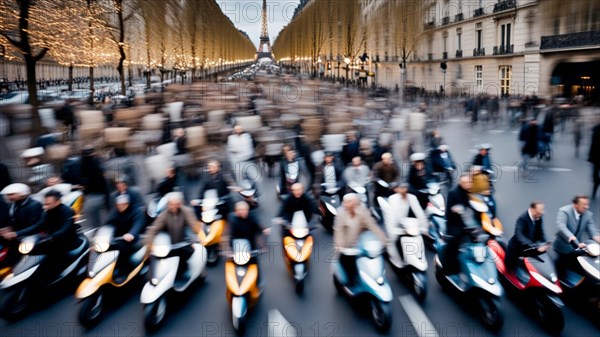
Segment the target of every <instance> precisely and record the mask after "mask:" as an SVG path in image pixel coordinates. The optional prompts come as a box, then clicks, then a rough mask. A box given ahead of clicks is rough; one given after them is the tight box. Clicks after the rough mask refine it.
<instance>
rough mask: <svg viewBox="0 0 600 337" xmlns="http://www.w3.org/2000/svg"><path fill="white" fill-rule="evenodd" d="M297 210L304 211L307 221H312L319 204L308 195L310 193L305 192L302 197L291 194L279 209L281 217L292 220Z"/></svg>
mask: <svg viewBox="0 0 600 337" xmlns="http://www.w3.org/2000/svg"><path fill="white" fill-rule="evenodd" d="M297 211H303V212H304V216H305V217H306V221H308V222H310V220H311V219H312V215H313V213H317V212H318V209H317V204H316V203H315V201H314V200H313V198H311V197H310V196H308V194H306V193H304V194H303V195H301V196H300V198H295V197H294V196H293V195H291V194H290V196H289V197H288V198H287V199H285V200H284V201H283V203H282V204H281V208H280V209H279V215H278V216H279V217H282V218H283V219H284V220H286V221H288V222H291V221H292V217H293V216H294V213H296V212H297Z"/></svg>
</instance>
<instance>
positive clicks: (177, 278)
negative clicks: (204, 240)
mask: <svg viewBox="0 0 600 337" xmlns="http://www.w3.org/2000/svg"><path fill="white" fill-rule="evenodd" d="M187 247H191V248H193V250H194V252H193V253H192V255H191V256H190V258H189V259H188V260H187V264H188V268H187V271H186V273H185V274H183V275H178V272H179V260H180V259H181V257H179V255H178V254H179V251H181V250H182V249H184V248H187ZM206 255H207V253H206V248H204V246H202V245H201V244H200V243H190V242H179V243H175V244H173V243H171V237H170V236H169V234H167V233H164V232H163V233H159V234H157V235H156V237H155V238H154V241H153V243H152V249H151V252H150V270H149V273H148V279H149V281H148V282H147V283H146V284H145V285H144V288H143V289H142V294H141V296H140V302H141V303H142V304H143V305H144V323H145V326H146V328H147V329H149V330H154V329H156V328H158V327H159V326H160V325H161V324H162V323H164V320H165V317H166V313H167V308H168V303H169V301H168V295H169V293H170V292H174V293H183V292H184V291H186V290H187V289H188V288H189V287H190V286H191V285H192V283H194V281H196V280H197V279H201V280H204V278H206Z"/></svg>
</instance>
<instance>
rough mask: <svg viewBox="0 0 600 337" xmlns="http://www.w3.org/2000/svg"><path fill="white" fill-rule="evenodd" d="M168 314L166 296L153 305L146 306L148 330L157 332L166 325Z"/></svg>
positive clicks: (145, 318) (145, 316) (145, 317)
mask: <svg viewBox="0 0 600 337" xmlns="http://www.w3.org/2000/svg"><path fill="white" fill-rule="evenodd" d="M166 314H167V298H166V296H165V295H163V296H161V297H160V298H159V299H158V300H156V301H155V302H153V303H149V304H146V305H145V306H144V324H145V325H146V329H148V330H150V331H153V330H156V329H157V328H158V327H160V326H161V325H162V324H163V323H164V321H165V317H166Z"/></svg>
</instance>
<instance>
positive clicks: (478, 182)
mask: <svg viewBox="0 0 600 337" xmlns="http://www.w3.org/2000/svg"><path fill="white" fill-rule="evenodd" d="M471 182H472V184H471V189H470V190H469V192H470V193H473V194H479V195H484V196H487V197H488V198H489V201H490V204H489V207H490V211H491V212H492V215H493V216H494V218H495V217H496V209H497V207H496V200H495V199H494V194H493V190H492V184H491V183H490V177H489V175H488V174H486V173H484V172H483V171H482V167H481V166H473V167H471Z"/></svg>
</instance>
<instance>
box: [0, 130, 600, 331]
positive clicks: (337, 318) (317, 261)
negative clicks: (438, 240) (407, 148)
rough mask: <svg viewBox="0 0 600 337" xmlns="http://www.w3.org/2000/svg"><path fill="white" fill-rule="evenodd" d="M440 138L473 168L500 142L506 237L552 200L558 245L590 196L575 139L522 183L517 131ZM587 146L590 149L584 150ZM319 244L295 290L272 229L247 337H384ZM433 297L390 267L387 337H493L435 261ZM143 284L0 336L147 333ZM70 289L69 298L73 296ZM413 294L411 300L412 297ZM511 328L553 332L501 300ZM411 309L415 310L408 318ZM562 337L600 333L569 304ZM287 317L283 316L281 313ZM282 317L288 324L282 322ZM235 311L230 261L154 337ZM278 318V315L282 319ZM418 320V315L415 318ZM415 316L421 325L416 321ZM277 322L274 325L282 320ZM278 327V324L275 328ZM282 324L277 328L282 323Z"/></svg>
mask: <svg viewBox="0 0 600 337" xmlns="http://www.w3.org/2000/svg"><path fill="white" fill-rule="evenodd" d="M441 131H442V135H443V137H444V138H445V140H446V142H447V143H448V144H449V145H450V146H451V151H452V153H453V155H454V157H455V160H456V161H457V162H458V163H464V162H469V161H470V159H471V158H472V156H473V154H474V152H472V149H473V148H474V145H476V144H478V143H481V142H489V143H491V144H493V145H494V149H493V152H492V158H493V160H494V162H495V163H496V164H497V166H498V167H499V168H501V171H500V172H501V175H500V177H499V181H498V182H497V183H496V188H497V193H496V200H497V202H498V205H499V207H498V212H499V217H500V219H501V220H502V221H503V222H504V225H505V228H506V233H505V236H506V238H507V239H508V238H509V237H510V235H511V234H512V232H513V230H514V222H515V220H516V218H517V217H518V215H520V214H521V213H522V212H523V211H525V210H526V208H527V205H528V204H529V202H530V201H532V200H534V199H540V200H542V201H544V202H545V203H546V215H545V217H544V226H545V231H546V235H547V237H548V238H549V239H551V238H552V237H553V236H554V234H555V232H556V230H555V227H556V226H555V219H556V212H557V210H558V208H559V207H560V206H563V205H565V204H568V203H569V201H570V199H571V198H572V197H573V195H575V194H576V193H589V192H590V190H591V185H590V179H589V177H590V175H591V174H590V167H589V164H588V163H586V162H585V160H584V159H582V158H579V159H577V158H575V157H574V154H573V150H572V145H571V142H570V141H571V137H570V136H568V135H564V136H561V135H557V139H556V142H555V143H556V145H555V156H554V158H553V160H552V161H551V162H550V163H545V164H541V165H539V167H538V169H536V170H534V171H533V173H532V174H530V175H529V176H527V177H526V178H527V179H526V180H525V181H524V180H523V179H522V178H521V177H520V175H519V174H518V173H517V174H515V172H514V165H515V163H516V162H518V160H519V152H518V143H517V140H516V138H517V134H516V132H515V131H513V130H507V129H506V127H505V126H503V125H502V126H498V127H493V126H490V127H488V128H483V127H481V128H476V129H470V128H468V127H467V126H466V123H465V122H463V121H461V120H458V119H453V120H449V121H448V123H447V124H446V125H445V126H443V127H441ZM582 148H583V149H586V150H587V146H584V147H582ZM263 190H264V196H263V197H262V199H261V205H262V206H261V210H260V217H261V219H262V220H263V221H264V222H265V223H270V219H271V218H272V217H273V216H274V214H275V212H276V209H277V207H276V206H277V205H278V201H277V199H276V197H275V195H274V193H273V191H274V184H273V182H271V181H265V182H264V184H263ZM591 208H592V209H591V210H592V211H593V212H594V213H595V221H596V223H599V222H598V214H600V206H599V203H598V201H594V202H592V206H591ZM314 236H315V240H316V245H315V251H314V253H313V256H312V258H311V263H312V264H311V269H310V272H309V278H308V279H307V283H306V288H305V293H304V295H303V296H298V295H296V294H295V293H294V287H293V282H292V279H291V277H290V275H289V274H288V273H287V270H286V267H285V265H284V262H283V259H282V254H281V245H280V244H279V242H278V241H277V238H279V237H280V236H279V229H278V228H274V230H273V232H272V234H271V236H270V239H269V241H270V243H269V252H268V253H267V254H264V255H263V256H262V258H261V263H262V265H261V269H262V271H263V272H264V277H265V280H266V288H265V292H264V293H263V297H262V298H261V300H260V302H259V303H258V304H257V306H256V307H255V308H254V310H253V311H252V312H251V314H250V317H251V318H250V321H249V325H248V332H247V336H267V335H269V330H271V331H279V332H278V333H276V334H275V335H279V336H281V335H284V336H290V337H291V336H294V334H293V333H294V332H295V336H332V337H334V336H340V337H341V336H377V335H378V334H377V333H376V331H375V329H374V327H373V325H372V324H371V322H370V319H369V315H368V313H367V311H361V310H358V309H357V308H353V307H352V305H351V302H349V301H348V300H347V299H345V298H344V297H342V296H339V295H337V294H336V291H335V288H334V286H333V283H332V278H331V273H330V266H331V261H332V258H333V246H332V245H331V235H329V234H327V233H326V232H325V231H324V230H323V229H319V230H317V231H316V232H315V233H314ZM427 256H428V258H429V262H430V269H429V272H428V277H429V293H428V297H427V299H426V301H425V303H424V304H423V305H422V306H420V307H421V308H422V309H418V308H415V307H414V303H415V302H414V301H413V300H412V297H411V296H410V292H409V290H408V289H407V288H406V287H405V286H404V285H403V284H401V283H400V282H399V279H398V277H396V276H395V275H394V274H393V273H392V272H391V269H389V270H388V278H389V281H390V283H391V285H392V288H393V293H394V298H395V300H394V303H393V325H392V329H391V331H390V332H389V336H436V335H439V336H491V335H494V334H492V333H491V332H489V331H486V330H485V329H484V328H483V326H482V325H481V324H480V322H479V320H478V319H477V316H476V315H475V314H474V313H473V312H472V311H470V310H468V309H467V308H464V307H463V303H464V301H461V300H457V299H456V298H454V297H452V296H450V295H449V294H447V293H445V292H443V291H442V289H441V287H440V286H439V284H438V283H437V282H436V280H435V277H434V272H433V268H431V267H432V264H431V259H432V257H433V254H432V253H431V252H428V253H427ZM140 289H141V283H140V284H139V285H134V286H132V287H128V288H125V289H121V290H123V291H120V292H117V293H115V295H116V296H115V298H116V299H117V300H116V301H115V303H114V307H113V308H112V309H111V310H110V312H109V313H108V314H107V315H106V316H105V317H104V319H103V320H102V322H101V323H100V324H99V325H98V326H96V327H94V328H92V329H90V330H84V329H83V328H81V327H80V326H79V325H78V323H77V311H78V308H79V307H78V306H77V303H76V301H75V300H74V298H73V297H72V296H69V295H65V296H58V299H55V300H54V301H52V302H51V303H48V302H46V303H44V304H41V305H40V306H39V307H38V308H37V309H34V310H33V311H32V312H30V313H29V314H28V315H27V316H26V317H25V318H23V319H21V320H19V321H17V322H12V323H9V322H6V321H3V320H0V336H3V337H9V336H111V337H112V336H141V335H144V334H145V331H144V326H143V317H142V306H141V305H140V304H139V293H140ZM65 292H69V291H68V290H65ZM407 295H408V296H407ZM502 303H503V307H504V313H505V323H504V326H503V328H502V329H501V331H500V332H499V333H498V334H497V336H507V337H508V336H510V337H513V336H515V337H516V336H524V337H533V336H545V335H546V333H545V332H544V331H543V330H542V329H541V328H540V326H539V325H538V324H537V323H536V322H535V321H534V320H533V319H532V318H531V317H530V316H528V313H527V312H525V310H523V309H522V307H523V306H522V305H521V304H520V303H518V302H517V301H515V300H514V299H509V298H506V297H505V298H504V299H503V300H502ZM407 311H408V312H407ZM564 312H565V315H566V325H565V329H564V330H563V333H562V335H564V336H582V337H583V336H598V335H599V334H600V330H598V328H597V327H596V326H595V325H594V324H593V323H592V321H591V320H589V319H587V318H585V317H583V316H582V315H581V314H580V313H577V312H575V311H574V310H573V308H570V307H566V308H565V310H564ZM279 314H280V315H279ZM281 316H283V317H284V318H285V320H287V321H288V324H287V325H286V324H284V323H283V321H282V320H281ZM229 317H230V316H229V308H228V304H227V302H226V300H225V279H224V267H223V261H221V262H220V263H219V264H218V265H217V266H214V267H211V268H210V270H209V275H208V278H207V281H206V283H205V284H204V285H202V286H201V287H198V288H196V289H192V291H190V292H189V293H187V294H186V296H184V297H183V298H182V299H180V300H179V301H178V303H176V304H175V305H174V308H173V310H172V311H171V312H170V313H169V316H168V317H167V322H166V324H165V325H164V326H163V327H162V328H161V329H160V330H159V331H158V332H156V333H155V334H154V335H156V336H171V337H174V336H206V337H212V336H214V337H221V336H234V335H235V333H234V331H233V329H232V326H231V323H230V318H229ZM277 317H279V318H277ZM409 317H410V318H409ZM411 318H412V319H413V322H411ZM275 320H276V322H275ZM269 321H271V325H269ZM277 324H279V326H278V327H277Z"/></svg>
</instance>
